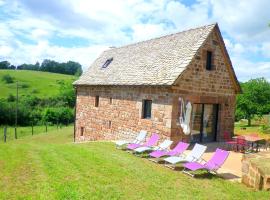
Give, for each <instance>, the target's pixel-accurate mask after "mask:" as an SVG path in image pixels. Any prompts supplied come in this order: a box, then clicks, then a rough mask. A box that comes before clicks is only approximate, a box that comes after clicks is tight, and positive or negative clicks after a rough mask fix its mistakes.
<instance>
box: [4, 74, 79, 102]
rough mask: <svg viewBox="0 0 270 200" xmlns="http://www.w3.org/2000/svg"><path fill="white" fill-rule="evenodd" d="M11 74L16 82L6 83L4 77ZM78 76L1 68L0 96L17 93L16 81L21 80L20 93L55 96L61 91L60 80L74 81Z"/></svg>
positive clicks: (5, 96)
mask: <svg viewBox="0 0 270 200" xmlns="http://www.w3.org/2000/svg"><path fill="white" fill-rule="evenodd" d="M6 74H9V75H10V76H11V77H12V78H13V79H14V83H9V84H7V83H5V82H4V81H3V80H2V78H3V76H4V75H6ZM75 79H76V77H74V76H71V75H64V74H56V73H49V72H39V71H28V70H0V91H1V92H0V98H7V97H8V95H9V94H13V95H16V81H18V82H19V95H25V94H34V95H35V96H38V97H50V96H55V95H57V93H58V92H59V87H60V84H59V82H60V81H64V82H67V83H70V84H71V83H72V82H73V81H74V80H75Z"/></svg>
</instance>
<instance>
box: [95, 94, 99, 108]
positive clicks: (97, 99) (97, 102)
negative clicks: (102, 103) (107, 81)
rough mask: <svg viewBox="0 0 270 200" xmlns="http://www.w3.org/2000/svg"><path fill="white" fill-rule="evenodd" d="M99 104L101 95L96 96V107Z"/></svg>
mask: <svg viewBox="0 0 270 200" xmlns="http://www.w3.org/2000/svg"><path fill="white" fill-rule="evenodd" d="M98 106H99V96H96V99H95V107H98Z"/></svg>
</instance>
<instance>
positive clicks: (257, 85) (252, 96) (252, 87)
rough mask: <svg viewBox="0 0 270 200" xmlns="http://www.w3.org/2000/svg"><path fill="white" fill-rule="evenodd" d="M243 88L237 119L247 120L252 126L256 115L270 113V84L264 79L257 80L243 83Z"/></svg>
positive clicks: (238, 99) (238, 104) (238, 101)
mask: <svg viewBox="0 0 270 200" xmlns="http://www.w3.org/2000/svg"><path fill="white" fill-rule="evenodd" d="M241 87H242V90H243V94H240V95H238V97H237V106H236V107H237V110H236V118H240V117H244V118H246V119H247V120H248V126H250V125H251V119H252V118H253V117H254V115H258V116H262V115H263V114H268V113H269V112H270V83H269V82H267V80H266V79H264V78H257V79H251V80H249V81H248V82H246V83H242V84H241Z"/></svg>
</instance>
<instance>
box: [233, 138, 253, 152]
mask: <svg viewBox="0 0 270 200" xmlns="http://www.w3.org/2000/svg"><path fill="white" fill-rule="evenodd" d="M246 147H247V148H250V146H249V145H248V143H247V141H246V140H245V137H244V136H237V138H236V150H237V151H238V150H240V149H239V148H242V150H243V151H245V150H246Z"/></svg>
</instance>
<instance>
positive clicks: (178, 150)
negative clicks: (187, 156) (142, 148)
mask: <svg viewBox="0 0 270 200" xmlns="http://www.w3.org/2000/svg"><path fill="white" fill-rule="evenodd" d="M188 146H189V144H188V143H185V142H179V143H178V144H177V145H176V146H175V147H174V148H173V149H172V150H170V151H166V150H156V151H153V152H151V153H150V154H149V156H150V158H149V160H151V161H154V162H157V161H159V158H161V157H163V156H177V155H181V154H182V153H183V152H184V151H185V150H186V149H187V148H188Z"/></svg>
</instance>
